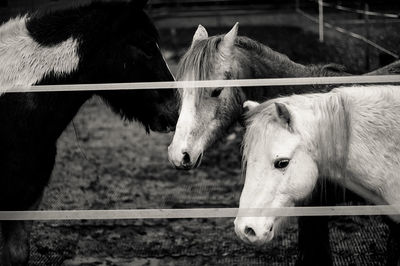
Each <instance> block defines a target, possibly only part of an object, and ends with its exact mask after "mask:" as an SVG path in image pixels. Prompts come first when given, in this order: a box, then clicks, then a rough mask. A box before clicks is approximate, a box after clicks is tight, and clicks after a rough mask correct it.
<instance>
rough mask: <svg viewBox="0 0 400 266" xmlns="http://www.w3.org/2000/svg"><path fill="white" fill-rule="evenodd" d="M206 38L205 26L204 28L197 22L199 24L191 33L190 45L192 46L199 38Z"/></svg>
mask: <svg viewBox="0 0 400 266" xmlns="http://www.w3.org/2000/svg"><path fill="white" fill-rule="evenodd" d="M207 38H208V33H207V30H206V28H204V27H203V26H202V25H200V24H199V26H198V27H197V30H196V32H195V33H194V35H193V40H192V45H191V47H193V45H194V44H195V43H196V42H198V41H201V40H204V39H207Z"/></svg>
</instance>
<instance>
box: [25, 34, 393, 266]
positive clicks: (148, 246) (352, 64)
mask: <svg viewBox="0 0 400 266" xmlns="http://www.w3.org/2000/svg"><path fill="white" fill-rule="evenodd" d="M208 30H209V33H210V34H216V33H223V32H225V31H226V30H228V29H219V28H211V29H208ZM240 33H241V34H242V35H247V36H249V37H252V38H255V39H258V40H260V41H262V42H264V43H266V44H268V45H270V46H271V47H272V48H273V49H276V50H278V51H280V52H283V53H285V54H287V55H289V57H291V58H292V59H293V60H295V61H298V62H302V63H322V62H325V63H326V62H336V63H341V64H344V65H347V66H348V69H349V70H350V71H351V72H354V73H360V72H363V71H364V69H363V66H364V65H363V64H364V62H363V61H362V60H356V59H355V58H354V57H355V56H356V55H357V53H361V52H359V49H358V48H357V47H354V48H352V49H353V50H354V53H352V52H351V51H349V47H348V46H347V45H348V44H346V42H343V43H339V42H338V43H337V44H334V45H333V44H320V43H318V41H317V36H316V35H315V34H313V33H309V32H304V31H302V30H301V29H300V28H295V27H279V28H278V27H263V28H257V27H251V28H250V27H248V28H246V27H241V28H240ZM192 34H193V30H189V29H187V30H182V31H178V32H176V33H174V32H172V31H168V30H163V31H162V32H161V39H162V42H163V47H164V48H165V49H166V50H168V51H169V52H170V53H172V56H170V63H171V64H172V65H174V64H175V63H176V62H175V61H174V60H176V59H177V58H179V56H180V55H181V54H182V52H183V51H184V48H185V47H186V46H187V45H188V44H190V40H191V36H192ZM176 36H179V38H176ZM288 36H290V41H289V40H288ZM346 47H347V48H346ZM73 126H75V129H74V127H73ZM242 133H243V132H242V130H241V129H240V127H235V128H234V129H233V130H232V131H231V132H230V133H229V134H228V137H227V138H224V139H223V140H222V141H221V142H220V143H218V144H217V145H216V146H215V147H214V148H213V149H212V150H210V151H208V152H207V153H206V154H205V156H204V160H203V163H202V165H201V166H200V168H199V169H196V170H194V171H189V172H185V171H177V170H175V169H174V168H173V167H171V165H170V164H169V162H168V159H167V146H168V145H169V143H170V141H171V140H172V134H157V133H151V134H150V135H146V133H145V131H144V130H143V128H141V126H140V125H138V124H136V123H132V124H129V123H126V122H123V121H121V120H120V119H119V117H118V116H117V115H115V114H113V113H112V112H111V111H110V110H109V109H108V108H107V106H105V105H104V104H103V103H102V102H101V100H100V99H99V98H93V99H92V100H91V101H90V102H88V103H86V104H85V105H84V106H83V107H82V109H81V111H80V113H79V114H78V116H77V117H76V118H75V119H74V123H73V125H72V124H71V125H70V126H69V127H68V129H67V130H66V131H65V132H64V134H63V136H62V137H61V139H60V140H59V143H58V156H57V162H56V166H55V169H54V171H53V177H52V180H51V182H50V184H49V186H48V188H47V189H46V192H45V195H44V199H43V203H42V204H41V209H46V210H47V209H49V210H65V209H66V210H72V209H122V208H124V209H127V208H199V207H204V208H207V207H237V206H238V200H239V196H240V191H241V187H242V184H243V180H242V179H241V175H240V174H241V170H240V166H241V165H240V142H241V136H242ZM331 235H332V237H331V244H332V247H333V252H334V260H335V263H336V265H384V262H385V257H384V252H385V241H386V235H387V228H386V226H385V225H384V224H383V223H381V221H380V218H379V217H341V218H335V219H334V220H332V223H331ZM310 237H312V236H310ZM31 246H32V250H31V265H61V264H62V265H70V266H72V265H143V266H144V265H154V266H155V265H292V264H293V263H294V261H295V259H296V253H297V226H296V223H295V222H294V221H292V222H291V223H289V224H288V226H287V228H286V229H285V231H284V233H283V234H281V235H280V236H279V237H278V238H277V239H276V240H275V241H273V243H271V244H270V245H267V246H264V247H262V248H254V247H250V246H246V245H245V244H243V243H241V242H240V241H239V240H238V239H237V238H236V236H235V234H234V231H233V218H229V219H228V218H219V219H170V220H164V219H158V220H155V219H150V220H111V221H74V222H55V221H50V222H35V223H34V227H33V232H32V239H31Z"/></svg>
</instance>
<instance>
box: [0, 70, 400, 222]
mask: <svg viewBox="0 0 400 266" xmlns="http://www.w3.org/2000/svg"><path fill="white" fill-rule="evenodd" d="M371 83H372V84H388V83H389V84H395V83H400V75H383V76H344V77H308V78H279V79H244V80H207V81H191V82H146V83H116V84H73V85H53V86H52V85H46V86H32V87H29V88H11V89H9V90H7V91H6V92H7V93H11V92H13V93H24V92H60V91H64V92H66V91H69V92H77V91H100V90H136V89H177V88H182V87H185V88H199V87H200V88H205V87H242V86H245V87H253V86H258V87H259V86H267V87H268V86H289V85H323V84H371ZM398 214H400V206H397V205H379V206H327V207H284V208H269V209H240V210H239V209H237V208H206V209H140V210H139V209H131V210H68V211H54V210H53V211H50V210H47V211H46V210H43V211H1V212H0V220H81V219H84V220H107V219H160V218H163V219H169V218H174V219H176V218H216V217H219V218H221V217H236V216H338V215H398Z"/></svg>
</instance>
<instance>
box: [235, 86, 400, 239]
mask: <svg viewBox="0 0 400 266" xmlns="http://www.w3.org/2000/svg"><path fill="white" fill-rule="evenodd" d="M245 107H248V108H249V109H250V111H249V113H248V114H247V131H246V134H245V138H244V148H243V162H244V164H243V165H244V166H245V167H246V170H245V172H246V181H245V184H244V188H243V191H242V195H241V198H240V206H239V213H240V211H242V212H243V210H244V209H247V208H260V209H262V208H274V207H288V206H294V205H295V204H296V203H297V202H299V201H301V200H304V199H305V198H307V197H308V196H309V195H310V194H311V192H312V190H313V188H314V186H315V184H316V182H317V179H318V177H325V176H326V177H329V178H331V179H332V180H333V181H335V182H337V183H338V184H340V185H342V186H344V187H346V188H348V189H350V190H352V191H354V192H356V193H357V194H359V195H360V196H362V197H364V198H365V199H367V200H369V201H371V202H373V203H374V204H377V205H382V204H392V205H397V206H399V204H400V86H376V85H375V86H358V87H341V88H337V89H334V90H333V91H331V92H329V93H325V94H323V93H322V94H305V95H293V96H290V97H284V98H278V99H274V100H270V101H267V102H265V103H263V104H260V105H259V104H257V103H254V102H246V103H245ZM264 216H266V215H264ZM390 218H391V219H392V220H394V221H395V222H400V216H390ZM283 219H284V218H283V217H263V215H262V214H261V215H259V217H239V215H238V217H237V218H236V220H235V231H236V233H237V235H238V236H239V237H240V238H241V239H242V240H244V241H245V242H248V243H251V244H256V245H261V244H264V243H266V242H268V241H270V240H272V239H273V237H274V234H276V233H278V230H279V229H278V228H279V224H281V222H282V220H283Z"/></svg>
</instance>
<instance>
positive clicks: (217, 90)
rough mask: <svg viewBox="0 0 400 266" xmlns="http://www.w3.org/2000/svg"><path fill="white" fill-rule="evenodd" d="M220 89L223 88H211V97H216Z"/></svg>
mask: <svg viewBox="0 0 400 266" xmlns="http://www.w3.org/2000/svg"><path fill="white" fill-rule="evenodd" d="M222 90H223V88H217V89H215V90H213V91H212V92H211V97H213V98H216V97H218V96H219V95H220V94H221V92H222Z"/></svg>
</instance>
